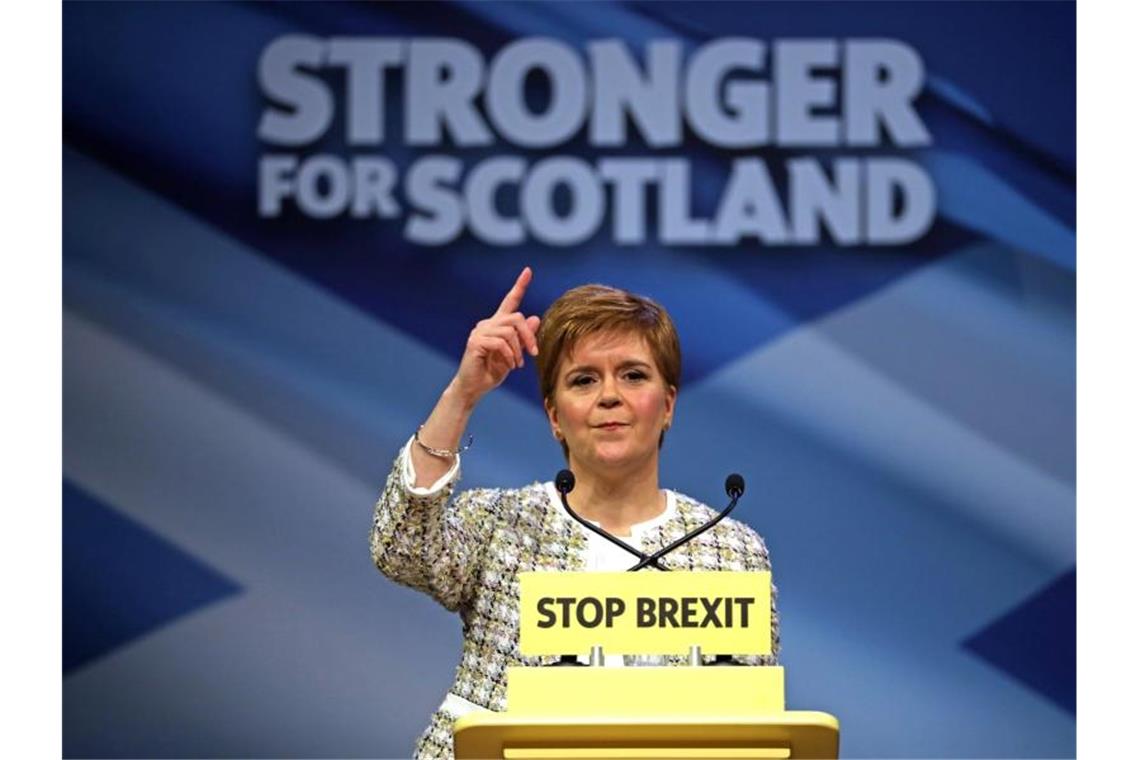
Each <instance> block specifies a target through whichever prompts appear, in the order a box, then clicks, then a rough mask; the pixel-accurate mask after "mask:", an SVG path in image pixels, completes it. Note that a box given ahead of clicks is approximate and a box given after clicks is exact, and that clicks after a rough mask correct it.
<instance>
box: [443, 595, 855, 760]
mask: <svg viewBox="0 0 1140 760" xmlns="http://www.w3.org/2000/svg"><path fill="white" fill-rule="evenodd" d="M533 575H535V576H543V575H545V576H546V577H545V578H537V579H524V580H523V583H522V594H521V597H522V606H521V607H520V610H521V624H520V649H522V650H523V652H524V653H525V654H551V653H553V652H555V651H563V652H565V651H581V648H580V646H575V644H579V645H580V644H581V642H584V641H595V642H604V643H606V644H608V645H609V647H610V649H618V650H619V651H622V652H624V653H633V652H636V651H642V652H644V651H655V649H656V651H674V652H676V651H677V646H676V642H677V641H680V640H685V641H690V642H693V643H691V644H689V646H688V649H689V654H690V657H689V662H690V664H689V665H688V666H686V665H678V666H640V667H604V666H601V665H600V662H601V659H602V658H601V657H600V654H601V651H602V647H601V645H600V644H593V645H591V646H590V647H589V648H590V649H592V650H593V653H594V657H592V659H593V660H595V661H596V662H597V663H598V664H596V665H593V666H588V667H575V666H572V665H564V666H560V667H559V666H548V667H512V668H509V669H508V672H507V699H506V702H507V704H506V710H505V711H504V712H476V713H470V714H468V715H464V716H463V717H461V718H459V719H458V720H457V721H456V723H455V727H454V737H455V757H456V759H457V760H465V759H470V758H480V759H485V758H501V759H502V760H555V759H556V758H557V759H558V760H570V759H571V758H582V759H585V758H589V759H590V760H601V759H602V758H609V759H613V760H618V759H619V758H620V759H621V760H632V759H633V758H670V759H674V758H705V759H706V760H713V759H714V758H715V759H717V760H720V759H724V760H728V758H733V759H737V760H739V759H742V758H837V757H838V753H839V722H838V721H837V720H836V718H835V717H834V716H831V715H829V714H827V713H824V712H814V711H788V710H785V708H784V669H783V668H782V667H777V666H750V665H730V664H715V665H710V664H703V661H704V659H707V658H702V657H701V656H700V652H701V647H702V646H703V645H706V644H708V643H710V642H711V643H713V644H714V645H718V646H719V647H720V648H713V649H711V650H710V649H708V648H706V649H705V650H704V651H714V652H717V651H719V652H729V653H732V654H748V653H759V654H765V653H767V651H768V650H770V643H769V644H762V645H760V646H757V645H756V644H754V643H753V644H749V645H745V646H744V648H743V649H742V645H741V643H740V642H742V641H748V640H749V637H751V640H753V641H755V640H756V639H757V638H758V637H757V636H756V631H757V630H758V629H760V630H765V631H767V630H770V629H769V626H770V616H769V614H768V610H769V608H768V605H767V601H768V598H767V592H768V589H769V584H770V576H769V574H768V573H683V574H682V573H669V574H668V576H671V577H667V578H664V577H661V576H664V575H665V574H657V573H654V574H640V573H638V574H612V575H611V574H606V573H589V574H586V573H583V574H557V575H555V574H541V573H536V574H533ZM567 575H573V576H576V577H569V578H568V577H566V576H567ZM584 576H590V577H589V578H586V577H584ZM607 576H608V582H607ZM638 576H640V577H638ZM713 576H717V577H715V578H714V577H713ZM729 576H734V577H731V578H730V577H729ZM746 576H751V577H746ZM635 578H637V579H636V580H635ZM683 578H684V580H682V579H683ZM688 583H691V584H692V586H693V588H700V589H703V592H702V593H709V594H716V593H718V592H725V591H727V593H728V594H730V596H727V597H722V598H729V599H736V600H739V599H742V598H744V597H743V596H742V595H741V594H742V592H741V590H740V589H741V585H740V584H741V583H745V584H750V586H751V587H752V588H755V589H758V593H757V594H756V597H755V601H757V602H763V605H761V604H759V603H758V604H756V605H755V606H754V607H753V609H755V610H760V611H762V613H763V614H756V615H753V616H752V619H751V621H749V619H748V617H747V616H745V617H744V619H743V621H742V620H741V619H740V616H739V615H738V616H737V619H736V620H735V621H734V622H735V625H734V626H726V625H724V620H720V621H719V622H720V625H719V627H709V626H706V627H700V626H699V625H698V624H696V623H695V622H694V624H693V625H690V626H689V627H688V629H687V630H686V629H685V628H683V627H681V626H676V627H674V628H672V629H668V628H667V627H666V626H662V625H659V624H658V618H657V617H656V616H654V617H653V618H652V620H653V625H641V624H642V623H646V622H647V621H649V620H650V616H649V614H648V613H647V612H645V605H646V604H647V603H645V602H643V601H642V600H646V599H654V600H658V601H663V600H666V599H668V598H669V597H667V596H663V595H662V593H663V590H664V589H666V588H676V587H678V586H681V587H684V586H686V585H687V584H688ZM725 583H728V585H727V586H726V585H725ZM551 584H554V585H551ZM664 584H668V585H667V586H666V585H664ZM734 584H735V585H734ZM528 585H529V586H530V588H529V589H528ZM570 588H574V589H576V593H577V594H578V596H576V597H570V596H565V594H567V593H568V591H567V589H570ZM603 593H604V594H605V596H599V594H603ZM670 593H672V592H670ZM681 593H682V594H684V593H688V592H687V591H686V590H685V589H684V588H682V589H681ZM559 594H563V595H562V596H559ZM689 598H696V597H690V596H681V597H678V599H679V600H684V599H689ZM572 599H591V600H597V602H598V604H597V608H598V610H599V614H598V615H596V616H595V615H592V614H590V610H591V609H592V607H593V606H592V605H586V606H587V611H586V613H585V614H583V613H582V611H581V610H582V607H581V606H578V607H577V612H571V608H572V607H573V605H574V602H571V601H566V602H565V603H564V604H563V605H562V609H563V611H564V612H565V615H564V616H563V617H562V619H561V620H552V619H551V615H550V610H551V605H550V604H546V605H545V607H544V606H543V605H542V602H544V601H550V600H557V601H559V602H563V601H564V600H572ZM612 600H619V601H612ZM639 604H640V605H641V606H638V605H639ZM662 607H665V605H664V604H662ZM712 607H713V605H705V609H710V608H712ZM607 609H608V610H609V611H610V612H611V613H614V614H611V615H609V624H608V625H603V624H602V621H603V620H604V618H603V616H602V614H601V611H602V610H607ZM678 609H679V608H678ZM627 610H637V612H638V615H637V616H636V617H634V616H632V615H631V616H629V617H628V618H624V619H623V615H622V613H624V612H626V611H627ZM537 611H542V614H540V615H535V614H532V613H535V612H537ZM682 619H688V618H682V617H681V616H680V615H679V614H678V615H677V616H676V620H678V621H680V620H682ZM692 621H696V618H695V617H693V618H692ZM702 622H705V623H707V622H708V620H707V618H706V619H705V620H704V621H702ZM730 628H731V629H733V630H726V629H730ZM639 647H648V648H640V649H639ZM662 647H664V649H662ZM749 647H750V648H749ZM698 663H700V664H698Z"/></svg>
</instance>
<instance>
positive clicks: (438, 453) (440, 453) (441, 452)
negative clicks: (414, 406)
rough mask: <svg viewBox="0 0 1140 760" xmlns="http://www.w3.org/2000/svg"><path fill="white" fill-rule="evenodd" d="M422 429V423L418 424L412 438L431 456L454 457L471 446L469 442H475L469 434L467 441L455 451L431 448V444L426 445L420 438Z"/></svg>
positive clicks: (473, 437)
mask: <svg viewBox="0 0 1140 760" xmlns="http://www.w3.org/2000/svg"><path fill="white" fill-rule="evenodd" d="M423 429H424V426H423V425H420V426H419V427H418V428H417V429H416V434H415V435H414V436H412V438H413V440H415V442H416V444H417V445H418V446H419V447H420V448H421V449H423V450H424V451H426V452H427V453H429V454H431V455H432V456H433V457H439V458H440V459H454V458H455V457H457V456H459V455H460V454H462V453H463V452H464V451H467V449H469V448H471V444H472V443H474V442H475V436H472V435H469V436H467V443H466V444H465V445H464V446H463V447H462V448H458V449H456V450H455V451H451V450H450V449H433V448H432V447H431V446H428V445H427V444H426V443H424V442H423V441H421V440H420V431H421V430H423Z"/></svg>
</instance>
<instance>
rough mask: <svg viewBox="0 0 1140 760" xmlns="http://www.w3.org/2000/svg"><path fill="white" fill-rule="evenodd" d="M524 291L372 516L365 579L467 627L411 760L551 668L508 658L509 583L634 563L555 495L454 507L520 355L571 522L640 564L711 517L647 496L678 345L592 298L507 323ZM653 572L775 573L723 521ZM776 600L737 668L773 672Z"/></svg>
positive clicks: (475, 345) (444, 743) (514, 648)
mask: <svg viewBox="0 0 1140 760" xmlns="http://www.w3.org/2000/svg"><path fill="white" fill-rule="evenodd" d="M530 280H531V271H530V269H529V268H527V269H524V270H523V271H522V273H521V274H520V275H519V278H518V280H517V281H516V282H515V284H514V287H512V288H511V290H510V292H509V293H507V295H506V297H505V298H504V299H503V302H502V304H501V305H500V306H499V309H498V311H496V312H495V313H494V314H493V315H492V316H491V317H490V318H488V319H485V320H483V321H481V322H479V323H478V324H477V325H476V326H475V329H474V330H472V332H471V335H470V337H469V339H468V341H467V348H466V350H465V352H464V354H463V358H462V360H461V361H460V363H459V369H458V371H457V372H456V375H455V377H454V379H453V380H452V381H451V383H450V384H449V385H448V387H447V389H446V390H444V392H443V394H442V395H441V396H440V399H439V402H438V403H437V404H436V406H435V409H433V410H432V413H431V415H430V416H429V417H428V418H427V421H426V422H424V424H423V425H422V426H421V427H420V429H419V430H418V431H417V433H416V435H415V436H413V438H412V440H409V441H408V444H407V445H406V446H405V447H404V448H403V450H402V451H401V452H400V455H399V456H398V457H397V458H396V462H395V465H394V467H393V469H392V473H391V475H389V477H388V482H387V485H386V487H385V489H384V493H383V494H382V495H381V497H380V500H379V502H378V503H377V505H376V513H375V517H374V520H373V527H372V558H373V561H375V563H376V566H377V567H378V568H379V569H380V570H381V571H382V572H383V573H384V574H386V575H388V576H389V577H390V578H392V579H393V580H395V581H397V582H399V583H403V584H406V585H408V586H411V587H413V588H417V589H420V590H422V591H425V592H427V593H429V594H431V595H432V596H433V597H434V598H435V599H436V600H438V601H439V602H440V603H441V604H443V605H444V606H445V607H446V608H447V609H449V610H452V611H456V612H459V614H460V615H461V617H462V618H463V624H464V640H463V653H462V657H461V660H460V664H459V668H458V670H457V671H456V677H455V683H454V684H453V685H452V687H451V691H450V693H449V694H448V695H447V697H446V699H444V702H443V704H442V705H441V706H440V709H439V710H438V711H437V712H436V713H435V715H434V716H433V717H432V720H431V723H430V725H429V726H428V728H427V730H426V731H425V732H424V734H423V736H421V738H420V740H419V743H418V744H417V747H416V757H418V758H436V757H442V758H449V757H451V756H452V733H451V730H452V724H453V723H454V722H455V719H456V718H457V717H459V716H460V715H463V714H465V713H467V712H470V711H472V710H480V709H491V710H503V709H505V706H506V705H505V695H506V673H507V667H508V666H512V665H540V664H548V663H550V662H552V661H554V660H555V659H556V658H553V657H548V658H536V657H522V656H521V655H520V654H519V650H518V624H519V619H518V580H517V575H518V573H520V572H524V571H528V570H544V571H575V570H625V569H628V568H629V567H630V566H631V565H633V564H635V563H636V558H634V557H632V556H631V555H630V554H629V553H627V552H626V551H625V550H623V549H622V548H621V547H618V546H615V545H613V544H612V543H610V542H609V541H606V540H605V539H603V538H601V537H599V536H597V535H595V534H594V533H593V532H592V531H587V530H585V529H584V528H583V527H582V526H581V525H579V524H577V523H576V522H574V521H573V520H572V519H571V518H570V517H569V516H567V515H566V514H565V511H564V510H563V508H562V506H561V501H560V499H559V496H558V494H557V492H556V491H555V490H554V486H553V484H552V483H533V484H531V485H529V486H525V487H523V488H517V489H475V490H470V491H464V492H461V493H459V494H458V495H457V496H455V497H454V498H452V491H453V489H454V487H455V483H456V481H457V480H458V478H459V450H458V449H459V445H460V441H461V439H462V438H463V433H464V430H465V428H466V426H467V421H468V419H469V418H470V416H471V412H472V410H473V409H474V408H475V406H476V404H478V402H479V400H480V399H481V398H482V397H483V396H484V395H485V394H486V393H487V392H488V391H490V390H492V389H494V388H495V387H497V386H498V385H499V384H500V383H502V382H503V380H504V379H505V378H506V376H507V375H508V374H509V373H510V372H511V371H512V370H514V369H517V368H519V367H522V366H523V362H524V359H525V357H526V355H528V354H529V355H530V356H532V357H535V360H536V361H537V363H538V374H539V378H540V385H541V391H542V398H543V406H544V408H545V409H546V415H547V418H548V420H549V422H550V429H551V433H552V434H553V436H554V438H555V439H557V440H558V441H559V443H560V444H561V446H562V451H563V453H564V454H565V456H566V459H567V462H568V466H569V469H570V470H571V472H573V473H574V475H575V478H576V485H575V487H574V490H573V491H572V492H571V493H570V495H569V503H570V506H571V507H572V508H573V509H574V511H575V512H577V513H578V514H579V515H581V516H582V517H584V518H586V519H588V520H592V521H594V522H595V523H597V524H599V525H601V527H603V528H604V529H606V530H607V531H609V532H610V533H612V534H615V535H618V536H622V537H623V540H624V541H625V542H626V543H628V544H631V545H633V546H634V547H635V548H639V549H640V550H641V551H643V552H646V553H649V552H652V551H654V550H657V549H660V548H662V547H664V546H666V545H667V544H669V543H670V542H672V541H673V540H675V539H677V538H679V537H681V536H682V535H684V534H685V533H686V532H688V531H689V530H692V529H693V528H695V527H697V526H699V525H701V524H703V523H704V522H706V521H707V520H708V519H709V518H711V517H712V516H713V515H714V512H713V511H712V510H710V509H709V508H708V507H706V506H705V505H703V504H700V503H699V502H697V501H695V500H693V499H691V498H689V497H687V496H684V495H682V494H678V493H675V492H673V491H668V490H662V489H661V488H660V487H659V484H658V450H659V449H660V447H661V445H662V443H663V442H664V438H665V431H666V430H668V429H669V426H670V425H671V424H672V422H673V412H674V407H675V403H676V400H677V388H678V386H679V384H680V376H681V352H680V344H679V341H678V339H677V332H676V330H675V328H674V326H673V322H672V320H671V319H670V318H669V315H668V314H667V313H666V312H665V310H664V309H662V308H661V307H660V306H658V305H657V304H656V303H654V302H652V301H650V300H649V299H646V298H642V297H640V296H637V295H634V294H632V293H628V292H626V291H622V290H617V289H614V288H607V287H603V286H599V285H587V286H584V287H580V288H575V289H573V290H570V291H567V292H566V293H565V294H563V295H562V296H561V297H560V298H559V299H558V300H557V301H555V302H554V304H552V305H551V307H550V309H549V310H547V312H546V314H545V315H544V316H543V317H542V319H541V320H540V319H539V318H538V317H536V316H531V317H524V316H523V314H522V313H521V312H520V311H519V310H518V309H519V306H520V305H521V303H522V299H523V295H524V294H525V292H526V288H527V286H528V285H529V284H530ZM662 563H663V564H664V565H665V566H667V567H674V568H679V569H693V570H770V569H771V565H770V564H769V561H768V552H767V549H766V548H765V546H764V542H763V540H762V539H761V538H760V536H758V535H757V534H756V533H755V531H753V530H752V529H751V528H749V527H747V526H745V525H743V524H742V523H739V522H736V521H734V520H732V519H731V518H729V519H725V520H724V521H722V522H721V523H719V524H718V525H717V526H716V527H714V528H713V529H711V530H709V531H706V532H705V533H703V534H701V535H700V536H698V537H697V538H696V539H694V540H693V541H690V542H689V543H687V544H685V545H683V546H682V547H680V548H678V549H677V550H675V551H674V552H672V553H670V554H669V555H667V556H666V557H665V558H664V559H663V560H662ZM772 600H773V609H772V654H771V655H770V656H765V657H761V658H738V659H741V660H742V661H746V662H750V663H752V664H775V662H776V655H777V654H778V652H779V622H778V619H777V617H776V614H775V588H774V587H773V594H772ZM635 660H636V661H641V662H644V661H646V660H645V658H628V662H627V660H624V659H623V658H621V657H613V656H607V658H606V665H622V664H634V661H635ZM650 661H652V658H650ZM684 661H685V658H683V657H659V658H657V659H656V662H657V663H661V662H669V663H671V664H680V663H682V662H684Z"/></svg>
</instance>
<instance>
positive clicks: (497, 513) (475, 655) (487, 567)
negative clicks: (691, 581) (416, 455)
mask: <svg viewBox="0 0 1140 760" xmlns="http://www.w3.org/2000/svg"><path fill="white" fill-rule="evenodd" d="M404 456H405V452H404V451H402V452H401V454H400V456H399V457H397V459H396V463H395V466H394V467H393V469H392V472H391V474H389V476H388V481H387V484H386V485H385V487H384V491H383V493H382V494H381V495H380V498H379V500H378V501H377V503H376V510H375V513H374V515H373V521H372V531H371V548H372V560H373V562H375V564H376V566H377V568H379V570H380V571H381V572H382V573H384V574H385V575H387V576H388V577H389V578H391V579H392V580H394V581H396V582H398V583H402V584H404V585H407V586H410V587H412V588H415V589H418V590H420V591H423V592H425V593H427V594H430V595H431V596H432V597H433V598H434V599H436V601H438V602H439V603H440V604H442V605H443V606H444V607H446V608H447V609H448V610H451V611H453V612H458V613H459V615H460V617H461V618H462V620H463V652H462V655H461V657H460V662H459V667H458V668H457V670H456V673H455V682H454V684H453V685H452V687H451V692H452V693H453V694H455V695H456V696H458V697H461V698H463V699H466V700H467V701H469V702H472V703H474V704H475V705H479V706H483V707H486V708H488V709H491V710H500V711H501V710H504V709H505V708H506V686H507V668H508V667H509V666H518V665H543V664H547V663H550V662H553V661H555V660H556V659H557V658H556V657H523V656H522V655H521V654H520V653H519V647H518V636H519V584H518V573H520V572H524V571H529V570H540V571H576V570H583V569H585V552H586V548H587V532H586V530H585V529H584V528H583V527H582V526H581V525H579V524H578V523H576V522H574V521H573V520H572V519H571V518H570V517H569V516H567V515H566V514H565V512H564V511H563V510H562V509H561V507H558V508H555V506H554V504H552V502H551V496H550V493H551V492H550V490H549V487H548V486H544V485H543V484H541V483H533V484H531V485H528V486H524V487H522V488H514V489H498V488H494V489H484V488H480V489H472V490H468V491H462V492H460V493H458V494H457V495H454V498H453V494H454V491H455V486H456V483H457V481H458V480H459V474H458V471H456V473H455V474H454V475H453V476H452V477H451V479H450V480H449V481H448V482H446V483H445V484H443V485H442V486H441V487H439V488H438V489H437V490H434V491H432V492H431V493H430V494H428V495H417V494H416V493H413V492H412V491H410V490H409V489H408V488H407V487H406V484H405V478H404V477H403V466H404V465H403V458H404ZM675 496H676V499H675V503H676V514H675V516H674V517H673V518H672V519H670V520H668V521H666V522H664V523H663V524H661V525H659V526H656V527H654V528H652V529H651V530H649V532H647V533H646V534H645V536H644V537H643V541H642V551H645V552H650V551H653V550H656V549H660V548H662V547H664V546H666V545H667V544H668V543H670V542H671V541H674V540H676V539H678V538H680V537H681V536H682V535H684V534H685V533H686V532H687V531H689V530H692V529H694V528H696V527H698V526H699V525H701V524H702V523H704V522H705V521H707V520H708V519H710V518H712V517H713V516H714V514H715V512H714V511H713V510H711V509H709V508H708V507H707V506H705V505H704V504H701V503H699V502H697V501H695V500H694V499H691V498H689V497H687V496H684V495H682V494H676V495H675ZM633 561H635V560H634V559H633V558H631V564H632V562H633ZM661 563H662V564H663V565H664V566H666V567H669V568H671V569H678V570H771V564H770V563H769V560H768V550H767V548H766V547H765V545H764V541H763V539H761V538H760V536H759V535H758V534H757V533H756V532H755V531H754V530H752V528H750V527H748V526H747V525H744V524H743V523H740V522H737V521H735V520H733V519H731V518H727V519H725V520H722V521H721V522H720V523H718V524H717V525H716V526H715V527H714V528H712V529H710V530H708V531H705V532H704V533H703V534H701V535H700V536H698V537H697V538H696V539H694V540H693V541H690V542H689V543H687V544H685V545H683V546H681V547H680V548H678V549H676V550H675V551H673V552H671V553H670V554H668V555H666V556H665V557H664V558H663V559H662V560H661ZM649 571H651V572H652V570H651V569H650V570H649ZM779 630H780V629H779V618H778V617H777V615H776V589H775V586H773V588H772V654H771V655H767V656H763V657H747V658H737V659H740V660H741V661H743V662H748V663H749V664H762V665H774V664H776V658H777V656H778V654H779V646H780V634H779ZM658 661H659V662H661V663H663V664H675V665H680V664H683V663H684V662H685V661H686V658H685V657H680V656H676V657H674V656H666V657H661V658H658ZM455 719H456V716H455V715H454V714H451V713H449V711H448V710H447V709H446V708H441V709H440V710H438V711H436V713H435V714H434V715H433V716H432V718H431V721H430V723H429V725H428V727H427V729H426V730H425V731H424V732H423V734H422V736H421V737H420V739H419V741H418V742H417V745H416V754H415V756H416V757H417V758H451V757H453V748H452V725H453V724H454V722H455Z"/></svg>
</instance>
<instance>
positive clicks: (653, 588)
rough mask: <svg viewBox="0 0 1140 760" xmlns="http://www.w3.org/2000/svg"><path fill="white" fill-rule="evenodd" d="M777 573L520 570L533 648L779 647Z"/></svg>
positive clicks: (526, 631)
mask: <svg viewBox="0 0 1140 760" xmlns="http://www.w3.org/2000/svg"><path fill="white" fill-rule="evenodd" d="M771 575H772V574H771V573H769V572H767V571H763V572H683V571H674V572H668V573H533V572H532V573H519V588H520V597H521V598H520V602H521V606H520V619H519V649H520V651H521V652H522V654H524V655H526V656H539V655H551V654H577V653H585V652H588V651H590V649H591V647H594V646H600V647H602V648H603V649H604V650H605V651H606V652H607V653H609V654H685V653H687V652H689V650H690V648H691V647H693V646H699V647H700V648H701V650H702V651H704V652H706V653H708V654H736V655H745V654H769V653H771V651H772V633H771V630H772V621H771V594H772V577H771Z"/></svg>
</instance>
